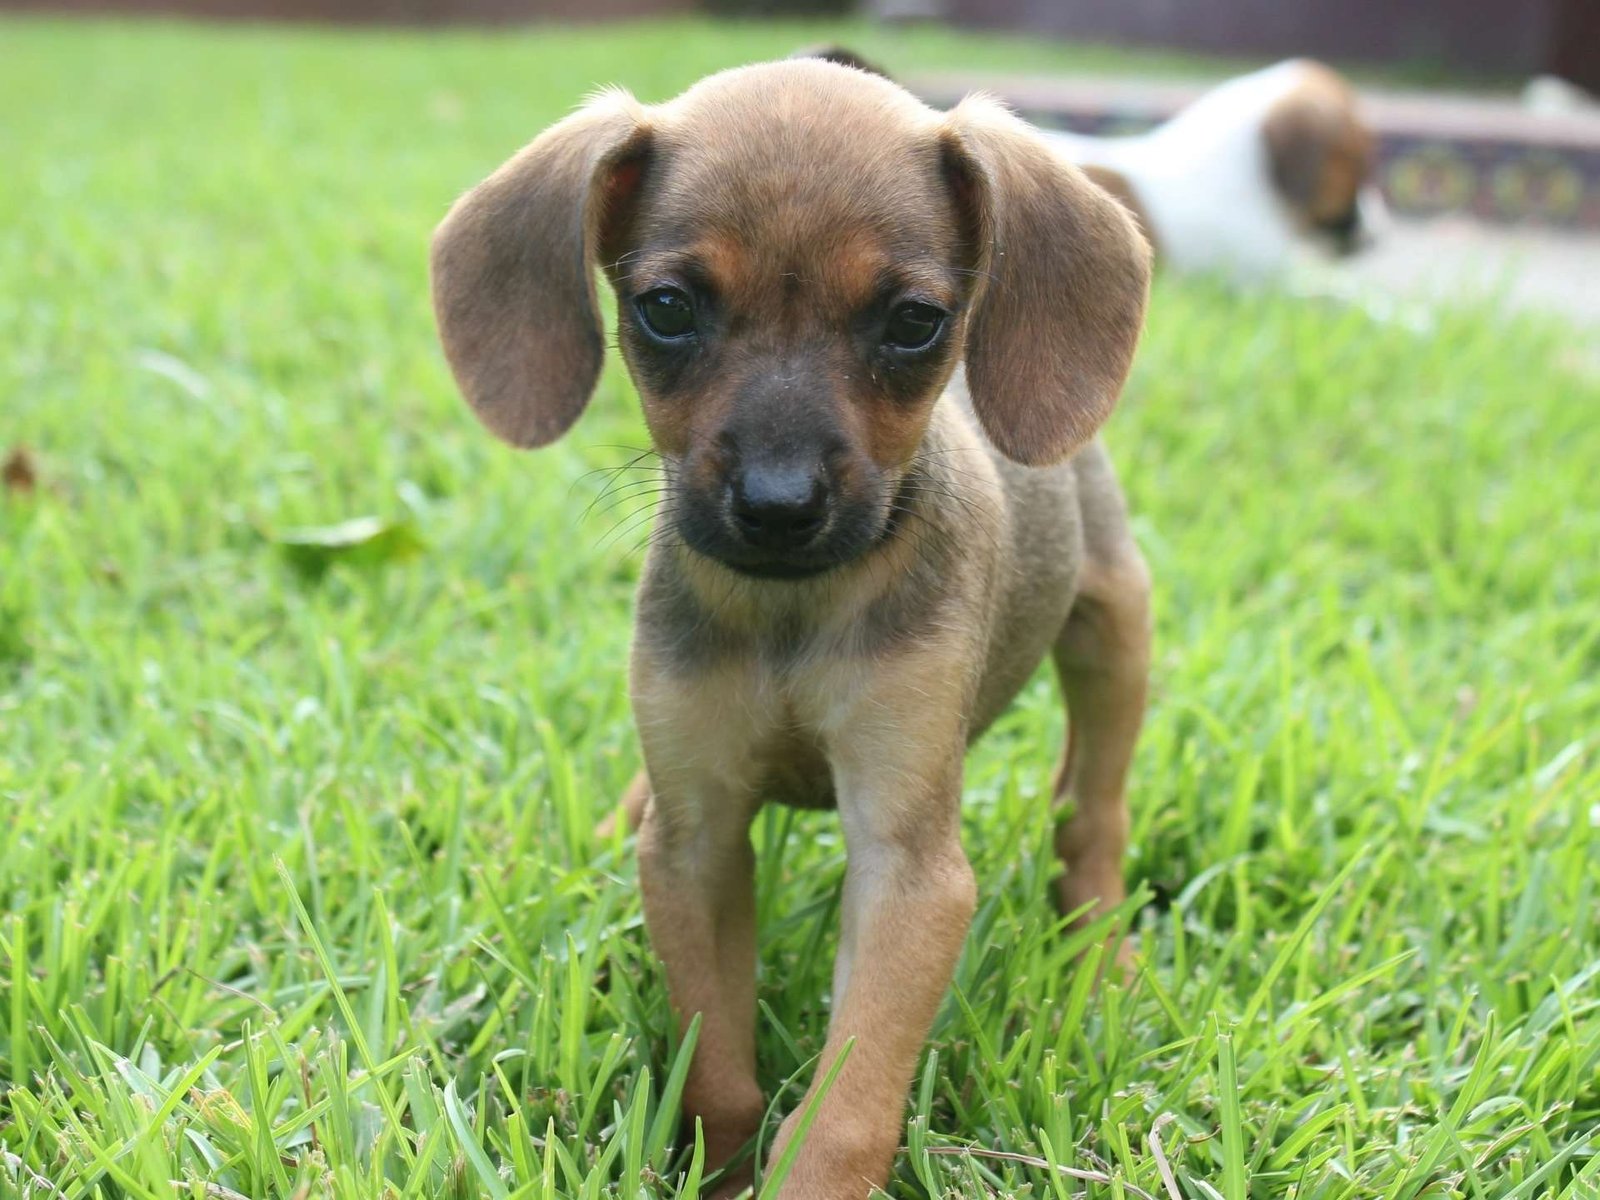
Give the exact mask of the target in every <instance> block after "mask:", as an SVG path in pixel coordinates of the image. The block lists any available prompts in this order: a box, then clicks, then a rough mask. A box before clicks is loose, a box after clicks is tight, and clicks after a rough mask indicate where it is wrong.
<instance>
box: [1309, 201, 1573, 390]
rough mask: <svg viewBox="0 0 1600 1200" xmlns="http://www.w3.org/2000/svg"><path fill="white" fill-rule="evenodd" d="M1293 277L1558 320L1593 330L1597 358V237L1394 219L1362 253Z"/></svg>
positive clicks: (1345, 290)
mask: <svg viewBox="0 0 1600 1200" xmlns="http://www.w3.org/2000/svg"><path fill="white" fill-rule="evenodd" d="M1301 278H1302V279H1303V280H1304V281H1306V282H1307V284H1308V286H1312V287H1315V286H1317V285H1318V284H1321V285H1324V286H1326V287H1327V288H1328V289H1329V290H1333V291H1337V292H1340V293H1341V294H1351V295H1359V294H1378V295H1388V296H1392V297H1395V298H1398V299H1410V300H1415V301H1421V302H1424V303H1427V304H1438V303H1444V304H1450V303H1460V302H1463V301H1477V300H1486V301H1490V302H1494V303H1504V304H1505V305H1506V306H1507V307H1508V308H1510V309H1512V310H1515V311H1528V312H1540V313H1549V314H1554V315H1557V316H1561V317H1565V318H1567V319H1569V320H1571V321H1572V322H1573V323H1574V324H1575V325H1577V326H1578V327H1579V328H1581V329H1585V330H1592V331H1594V333H1595V354H1596V361H1600V235H1596V234H1580V233H1564V232H1557V231H1554V230H1549V229H1533V228H1519V227H1515V226H1506V225H1486V224H1483V223H1482V222H1478V221H1472V220H1468V219H1466V218H1461V217H1440V218H1436V219H1434V220H1430V221H1417V220H1398V219H1397V220H1396V221H1395V222H1394V226H1393V228H1392V229H1390V230H1389V231H1388V232H1387V234H1386V236H1385V237H1384V238H1383V239H1382V240H1381V241H1379V242H1378V244H1377V245H1375V246H1373V247H1372V248H1371V249H1369V250H1368V251H1366V252H1365V253H1363V254H1361V255H1358V256H1357V257H1355V258H1351V259H1346V260H1343V261H1341V262H1338V263H1333V264H1330V265H1328V266H1326V267H1323V266H1316V267H1311V268H1308V269H1307V270H1306V271H1305V272H1303V273H1302V276H1301Z"/></svg>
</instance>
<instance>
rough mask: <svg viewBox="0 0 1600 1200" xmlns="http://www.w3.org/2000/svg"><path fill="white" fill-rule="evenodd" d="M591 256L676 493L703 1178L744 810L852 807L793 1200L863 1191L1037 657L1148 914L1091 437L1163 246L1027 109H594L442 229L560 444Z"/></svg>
mask: <svg viewBox="0 0 1600 1200" xmlns="http://www.w3.org/2000/svg"><path fill="white" fill-rule="evenodd" d="M597 268H598V269H600V270H603V271H604V272H605V274H606V276H607V278H608V279H609V281H610V282H611V284H612V286H613V287H614V288H615V290H616V294H617V301H618V306H619V311H620V317H619V325H620V331H619V332H620V337H621V343H622V349H623V354H624V356H625V358H626V359H627V362H628V366H629V368H630V369H631V371H632V374H633V377H634V380H635V382H636V383H637V385H638V390H639V395H640V398H641V401H642V403H643V407H644V414H645V419H646V422H647V424H648V425H649V428H650V434H651V437H652V439H653V441H654V444H655V447H656V449H657V451H658V452H659V453H660V456H661V460H662V463H663V465H664V467H665V469H666V471H667V473H668V477H669V480H670V483H671V487H670V490H669V492H668V495H667V497H666V499H665V501H664V504H663V507H662V511H661V512H660V514H659V521H660V534H661V536H658V537H657V539H656V540H655V542H654V544H653V545H652V548H651V551H650V556H649V560H648V562H647V563H646V566H645V571H644V578H643V581H642V583H641V586H640V591H639V601H638V627H637V631H636V637H635V641H634V651H633V665H632V689H631V690H632V697H633V704H634V711H635V715H636V719H637V724H638V729H639V735H640V739H641V741H642V743H643V748H644V758H645V764H646V768H647V772H648V774H647V776H642V777H641V778H640V779H639V780H638V781H637V782H636V783H635V785H634V787H633V788H632V789H631V796H632V800H633V803H634V806H635V808H637V809H639V810H642V816H643V827H642V830H641V833H640V838H639V877H640V884H641V888H642V890H643V896H644V907H645V917H646V921H647V924H648V926H649V932H650V937H651V940H652V942H653V943H654V945H655V948H656V950H657V951H658V953H659V954H660V955H661V958H662V960H663V962H664V964H665V966H666V971H667V980H668V986H669V989H670V991H671V998H672V1003H673V1005H674V1008H675V1010H676V1012H677V1014H678V1015H679V1017H680V1018H681V1019H682V1020H683V1021H685V1022H687V1021H688V1020H689V1019H690V1018H691V1017H692V1016H693V1015H694V1014H696V1013H699V1014H701V1016H702V1025H701V1030H700V1041H699V1047H698V1049H697V1051H696V1053H695V1057H694V1062H693V1066H692V1068H691V1071H690V1075H689V1079H688V1084H687V1087H686V1089H685V1094H684V1104H685V1107H686V1109H687V1111H688V1112H689V1113H691V1114H693V1115H696V1116H698V1117H700V1118H701V1119H702V1120H703V1122H704V1129H705V1136H706V1141H707V1149H708V1153H709V1155H710V1159H711V1163H712V1165H721V1164H723V1163H726V1162H728V1161H729V1160H730V1159H731V1158H732V1157H733V1156H734V1155H735V1154H736V1153H737V1152H738V1151H739V1150H740V1148H741V1147H742V1146H743V1145H744V1144H745V1143H746V1142H747V1140H748V1139H750V1138H751V1137H752V1135H754V1134H755V1133H756V1131H757V1128H758V1126H759V1124H760V1121H761V1117H762V1112H763V1101H762V1094H761V1090H760V1088H759V1086H758V1085H757V1081H756V1063H755V1016H756V1003H755V985H754V978H755V961H756V947H755V928H754V898H753V892H752V889H753V868H754V861H753V855H752V852H751V846H750V840H749V825H750V822H751V820H752V818H753V817H754V815H755V813H756V810H757V809H758V808H759V807H760V806H761V805H762V804H763V803H765V802H767V801H769V800H775V801H781V802H786V803H793V804H801V805H829V806H836V807H837V809H838V812H839V816H840V819H841V822H842V824H843V827H844V832H845V837H846V841H847V844H848V849H849V867H848V870H847V874H846V879H845V885H844V896H843V905H842V913H843V916H842V936H841V944H840V947H839V952H838V957H837V961H836V965H835V970H834V1003H833V1009H832V1025H831V1028H830V1030H829V1035H828V1040H827V1045H826V1048H825V1050H824V1052H823V1056H822V1062H821V1064H820V1067H819V1071H818V1078H820V1077H821V1076H822V1074H823V1073H825V1072H826V1071H827V1069H828V1068H829V1066H830V1065H831V1064H832V1063H833V1061H834V1059H835V1057H836V1056H837V1055H838V1054H839V1053H840V1052H841V1050H842V1049H843V1048H844V1046H845V1045H846V1043H847V1042H849V1041H850V1040H851V1039H854V1048H853V1051H852V1052H851V1054H850V1056H849V1058H848V1060H847V1061H846V1063H845V1064H844V1066H843V1068H842V1070H841V1072H840V1074H839V1076H838V1078H837V1080H836V1082H835V1085H834V1087H833V1089H832V1090H831V1091H830V1092H829V1093H828V1095H827V1096H826V1098H825V1100H824V1101H823V1102H822V1104H821V1107H820V1110H819V1115H818V1117H817V1119H816V1122H815V1124H814V1125H813V1127H812V1128H811V1130H810V1133H809V1136H808V1137H807V1139H806V1141H805V1143H804V1145H803V1146H802V1147H801V1150H800V1153H799V1155H798V1157H797V1159H796V1161H795V1164H794V1167H793V1170H792V1172H791V1174H790V1175H789V1177H788V1181H787V1183H786V1184H785V1186H784V1189H783V1193H784V1195H785V1196H788V1197H859V1196H864V1195H865V1194H866V1193H867V1192H868V1190H869V1189H870V1188H871V1186H872V1185H874V1184H882V1183H883V1182H884V1181H885V1180H886V1179H887V1177H888V1174H889V1170H890V1167H891V1165H892V1161H893V1158H894V1154H895V1147H896V1145H897V1144H898V1141H899V1138H900V1135H901V1131H902V1128H903V1123H904V1104H905V1096H906V1091H907V1087H908V1084H909V1081H910V1078H911V1074H912V1071H913V1069H914V1067H915V1064H916V1060H917V1055H918V1053H919V1051H920V1048H921V1046H922V1043H923V1040H924V1039H925V1037H926V1036H927V1032H928V1028H929V1026H930V1024H931V1023H932V1021H933V1017H934V1014H935V1010H936V1009H937V1007H938V1005H939V1003H940V999H941V997H942V996H943V994H944V992H945V989H946V986H947V985H948V983H949V979H950V975H951V972H952V970H953V969H954V966H955V962H956V958H957V955H958V954H959V952H960V949H961V943H962V939H963V937H964V935H965V933H966V929H967V925H968V922H969V920H970V918H971V915H972V911H973V905H974V894H975V887H974V881H973V875H972V871H971V869H970V868H969V867H968V865H967V860H966V858H965V856H964V855H963V854H962V850H961V843H960V837H959V831H960V825H959V815H958V808H959V802H960V796H961V776H962V758H963V754H964V751H965V749H966V746H967V745H968V743H969V742H970V741H971V740H972V739H973V738H975V737H976V736H977V735H978V734H979V733H980V732H981V731H982V730H983V729H984V728H985V727H986V726H987V725H988V724H989V723H990V721H991V720H992V719H993V718H994V717H995V715H996V714H997V713H998V712H999V711H1000V710H1001V708H1002V707H1003V706H1004V705H1005V704H1006V703H1007V701H1008V700H1009V699H1010V697H1011V696H1012V695H1013V694H1014V693H1015V692H1016V691H1017V689H1018V688H1019V687H1020V686H1021V685H1022V683H1023V682H1024V681H1025V680H1026V679H1027V678H1028V676H1029V674H1030V673H1031V672H1032V671H1033V669H1034V667H1035V665H1036V664H1037V663H1038V662H1039V660H1040V659H1041V658H1042V657H1043V656H1045V655H1046V654H1052V655H1053V656H1054V659H1055V663H1056V666H1057V669H1058V670H1059V671H1060V674H1061V679H1062V684H1063V688H1064V691H1065V693H1066V698H1067V702H1068V705H1069V708H1070V711H1071V717H1072V731H1071V739H1070V742H1069V751H1068V753H1067V755H1066V760H1065V762H1064V764H1063V766H1062V768H1061V771H1060V775H1059V778H1058V781H1057V784H1056V798H1057V799H1058V801H1060V802H1061V803H1062V805H1063V807H1064V811H1065V813H1066V814H1067V819H1066V820H1065V821H1064V823H1063V824H1062V826H1061V832H1060V836H1059V841H1058V848H1059V850H1060V853H1061V857H1062V859H1063V862H1064V863H1065V866H1066V873H1065V875H1064V877H1063V879H1062V882H1061V886H1060V901H1061V904H1062V905H1063V906H1064V907H1065V908H1067V909H1069V910H1079V909H1089V908H1091V906H1092V909H1093V911H1099V910H1102V909H1104V908H1106V907H1107V906H1111V905H1115V904H1116V903H1118V902H1119V901H1120V900H1121V899H1122V897H1123V888H1122V873H1121V859H1122V852H1123V842H1124V839H1125V836H1126V825H1127V820H1126V814H1125V809H1124V803H1123V781H1124V776H1125V773H1126V770H1127V767H1128V761H1129V757H1130V755H1131V753H1132V750H1133V744H1134V740H1135V737H1136V735H1137V732H1138V728H1139V724H1140V720H1141V717H1142V713H1143V707H1144V694H1145V678H1146V672H1147V663H1148V631H1147V615H1146V595H1147V590H1148V586H1147V579H1146V573H1145V568H1144V565H1143V563H1142V561H1141V560H1140V557H1139V554H1138V551H1137V550H1136V549H1135V547H1134V544H1133V541H1132V538H1131V537H1130V536H1129V532H1128V528H1127V524H1126V520H1125V515H1124V511H1123V505H1122V500H1121V498H1120V495H1119V492H1118V489H1117V485H1116V481H1115V479H1114V477H1113V475H1112V472H1111V467H1110V465H1109V463H1108V462H1107V460H1106V457H1105V455H1104V453H1103V452H1102V450H1101V449H1100V447H1099V445H1098V444H1097V443H1095V442H1093V441H1092V438H1093V436H1094V433H1095V430H1096V429H1097V428H1098V427H1099V425H1100V424H1101V422H1102V421H1104V420H1105V418H1106V416H1107V415H1108V414H1109V413H1110V411H1111V409H1112V406H1113V405H1114V404H1115V402H1116V399H1117V395H1118V392H1119V390H1120V389H1121V387H1122V383H1123V380H1124V378H1125V376H1126V374H1127V372H1128V367H1129V363H1130V361H1131V359H1132V357H1133V352H1134V347H1135V343H1136V341H1137V339H1138V335H1139V330H1140V325H1141V322H1142V319H1143V313H1144V306H1145V295H1146V288H1147V283H1148V276H1149V264H1148V249H1147V247H1146V245H1145V243H1144V242H1143V240H1142V239H1141V238H1140V237H1139V235H1138V233H1137V232H1136V230H1135V229H1134V226H1133V223H1132V221H1131V220H1130V219H1129V217H1128V216H1127V215H1126V214H1125V213H1124V212H1123V210H1122V209H1121V208H1120V207H1119V206H1118V205H1117V204H1116V203H1115V202H1114V201H1112V200H1111V199H1110V198H1109V197H1107V196H1106V195H1105V194H1104V193H1103V192H1101V191H1100V190H1099V189H1098V188H1096V187H1094V186H1093V185H1091V184H1089V183H1088V182H1087V181H1086V180H1085V178H1084V177H1083V175H1082V174H1081V173H1080V172H1079V171H1078V170H1077V169H1076V168H1074V167H1071V166H1070V165H1068V164H1066V163H1065V162H1063V161H1062V160H1061V159H1060V158H1059V157H1058V156H1056V155H1053V154H1051V153H1050V152H1049V151H1047V150H1046V149H1045V148H1044V147H1043V145H1042V144H1041V143H1040V141H1039V139H1038V137H1037V136H1036V135H1035V134H1034V133H1033V132H1032V131H1031V130H1030V129H1029V128H1028V127H1027V126H1026V125H1024V124H1023V123H1022V122H1020V121H1018V120H1016V119H1015V118H1014V117H1012V116H1011V115H1010V114H1009V113H1007V112H1006V111H1005V110H1003V109H1002V108H1000V107H999V106H998V105H996V104H994V103H992V102H990V101H988V100H985V99H982V98H976V99H971V100H968V101H967V102H965V103H963V104H961V105H960V106H958V107H957V108H956V109H954V110H953V111H952V112H950V113H948V114H944V113H938V112H935V111H933V110H932V109H929V108H927V107H926V106H924V105H923V104H921V103H920V102H919V101H917V100H916V99H914V98H913V97H912V96H911V95H910V94H909V93H907V92H905V91H904V90H902V89H901V88H899V87H898V86H896V85H894V84H892V83H890V82H889V81H888V80H885V79H882V78H880V77H878V76H875V75H871V74H868V73H865V72H862V71H858V70H854V69H852V68H849V67H845V66H840V65H837V64H833V63H827V62H820V61H788V62H782V63H773V64H768V65H763V66H756V67H747V68H743V69H740V70H734V71H729V72H725V73H723V74H720V75H715V76H712V77H711V78H709V79H706V80H704V81H702V82H701V83H699V84H697V85H696V86H695V87H693V88H691V89H690V90H689V91H687V92H686V93H684V94H683V95H682V96H680V97H679V98H678V99H676V100H673V101H671V102H670V103H667V104H663V105H659V106H655V107H648V108H647V107H643V106H641V105H639V104H638V103H636V102H635V101H634V100H632V99H631V98H630V97H628V96H627V95H625V94H622V93H619V92H610V93H606V94H603V95H601V96H600V97H598V98H597V99H595V100H594V101H593V102H591V103H590V104H588V105H587V106H586V107H584V108H583V109H582V110H581V111H580V112H578V113H577V114H575V115H574V116H572V117H569V118H568V119H566V120H564V121H562V122H561V123H560V124H558V125H556V126H555V127H553V128H552V129H550V130H548V131H547V132H546V133H544V134H543V135H542V136H541V137H539V138H538V139H537V140H536V141H534V142H533V143H532V144H531V145H530V146H528V147H527V148H526V149H524V150H523V151H522V152H521V153H519V154H518V155H517V156H516V157H515V158H513V159H512V160H511V161H510V162H509V163H507V164H506V165H505V166H504V167H502V168H501V169H500V170H499V171H497V172H496V173H495V174H494V175H492V176H491V177H490V178H489V179H488V180H487V181H485V182H484V183H483V184H481V185H480V186H479V187H478V188H477V189H475V190H474V191H473V192H471V193H470V194H468V195H467V196H466V197H465V198H464V199H462V200H461V201H460V202H459V203H458V204H457V205H456V206H455V208H454V209H453V210H452V211H451V213H450V215H449V216H448V217H447V218H446V219H445V221H444V224H443V225H442V226H441V227H440V229H439V231H438V233H437V235H436V237H435V242H434V251H433V287H434V302H435V306H436V311H437V315H438V320H439V327H440V331H441V334H442V337H443V341H444V346H445V351H446V354H447V355H448V357H449V360H450V363H451V366H452V368H453V369H454V371H455V375H456V379H457V381H458V382H459V384H460V386H461V388H462V391H463V392H464V393H465V394H466V396H467V399H468V400H469V401H471V403H472V405H473V406H474V408H475V409H476V410H477V412H478V415H479V416H480V417H481V418H482V419H483V420H484V422H485V423H486V424H487V425H488V426H489V428H490V429H492V430H493V431H494V432H495V433H497V434H499V435H500V436H501V437H503V438H505V439H507V440H508V441H511V442H513V443H515V444H517V445H522V446H537V445H542V444H544V443H546V442H549V441H551V440H552V439H554V438H556V437H558V436H559V435H560V434H561V433H563V432H564V431H565V430H566V429H567V428H568V427H569V426H570V425H571V424H572V423H573V422H574V421H575V420H576V419H577V417H578V415H579V413H580V412H581V410H582V409H583V406H584V404H585V402H586V401H587V400H588V397H589V394H590V391H591V389H592V388H593V386H594V383H595V378H596V374H597V372H598V370H599V368H600V362H601V355H602V351H603V347H604V341H603V338H602V330H601V323H600V317H599V313H598V310H597V307H596V302H595V292H594V282H593V274H594V271H595V270H596V269H597ZM963 368H964V371H963ZM1022 464H1027V465H1022ZM646 779H647V780H648V782H646ZM798 1111H801V1110H797V1113H798ZM794 1120H795V1116H793V1115H792V1116H791V1117H790V1119H789V1121H787V1122H785V1124H784V1126H783V1128H782V1129H781V1130H780V1131H779V1133H778V1136H777V1138H776V1142H775V1145H774V1148H773V1153H774V1155H776V1154H777V1153H779V1152H781V1149H782V1147H783V1145H784V1144H785V1143H786V1142H787V1141H788V1139H789V1138H790V1136H791V1135H792V1132H793V1124H794ZM747 1173H748V1167H747V1166H746V1167H743V1168H741V1169H740V1170H739V1171H738V1172H736V1173H735V1174H734V1176H733V1182H732V1186H736V1185H737V1184H738V1182H739V1181H740V1179H742V1178H743V1176H744V1175H745V1174H747Z"/></svg>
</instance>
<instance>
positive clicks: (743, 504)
mask: <svg viewBox="0 0 1600 1200" xmlns="http://www.w3.org/2000/svg"><path fill="white" fill-rule="evenodd" d="M729 492H730V495H729V503H728V516H729V523H730V524H731V525H732V526H733V529H734V532H735V533H736V534H737V535H738V536H739V537H740V538H741V539H742V540H743V541H744V542H745V543H746V544H747V545H749V546H752V547H754V548H755V549H758V550H763V551H768V552H770V553H774V554H792V553H793V552H795V551H797V550H803V549H805V548H806V547H807V546H809V545H811V544H812V543H813V542H815V541H816V540H817V538H818V537H820V536H821V534H822V531H823V530H824V529H825V528H826V526H827V524H828V516H829V512H830V509H831V507H832V496H831V488H830V487H829V485H828V480H827V475H826V472H825V471H824V470H823V469H822V467H821V466H820V465H816V466H808V465H801V464H795V463H763V462H758V463H753V464H750V465H748V466H742V467H740V468H739V469H738V470H736V471H735V472H734V473H733V478H732V481H731V482H730V484H729Z"/></svg>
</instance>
